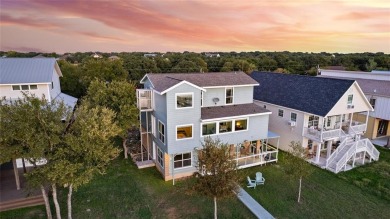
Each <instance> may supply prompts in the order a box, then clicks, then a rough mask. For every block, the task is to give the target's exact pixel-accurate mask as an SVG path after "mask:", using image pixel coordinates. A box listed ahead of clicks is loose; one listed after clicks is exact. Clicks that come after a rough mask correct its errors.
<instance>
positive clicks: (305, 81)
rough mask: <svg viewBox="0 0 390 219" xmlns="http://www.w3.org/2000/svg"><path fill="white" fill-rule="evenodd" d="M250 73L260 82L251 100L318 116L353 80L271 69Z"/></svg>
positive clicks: (328, 107) (330, 106)
mask: <svg viewBox="0 0 390 219" xmlns="http://www.w3.org/2000/svg"><path fill="white" fill-rule="evenodd" d="M251 77H252V78H253V79H255V80H256V81H258V82H259V83H260V86H258V87H255V88H254V95H253V98H254V99H255V100H259V101H263V102H267V103H271V104H275V105H279V106H284V107H287V108H291V109H296V110H299V111H302V112H307V113H311V114H314V115H318V116H326V115H327V114H328V112H329V111H330V110H331V109H332V108H333V107H334V105H335V104H336V103H337V102H338V101H339V99H340V98H341V97H342V96H343V95H344V94H345V92H347V90H348V89H349V88H350V87H351V86H352V84H353V83H354V82H355V81H354V80H343V79H335V78H324V77H311V76H302V75H291V74H282V73H271V72H252V74H251Z"/></svg>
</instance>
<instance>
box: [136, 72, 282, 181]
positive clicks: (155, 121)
mask: <svg viewBox="0 0 390 219" xmlns="http://www.w3.org/2000/svg"><path fill="white" fill-rule="evenodd" d="M141 84H143V85H144V89H138V90H137V105H138V108H139V109H140V131H141V149H142V154H141V159H140V162H137V165H138V166H139V167H142V166H144V165H146V166H149V165H154V164H155V165H156V167H157V169H158V170H159V171H160V172H161V174H162V175H163V177H164V179H165V180H169V179H172V178H178V177H184V176H189V175H192V174H193V173H194V172H195V171H196V165H197V163H196V160H197V152H198V150H199V149H200V148H201V147H202V142H203V141H204V138H205V137H206V136H210V137H212V138H218V139H220V140H221V141H222V142H224V143H228V144H229V145H230V155H231V157H232V159H234V160H235V161H236V162H237V165H238V168H246V167H251V166H255V165H262V164H265V163H268V162H276V161H277V157H278V149H277V145H278V141H277V140H275V139H277V138H278V136H277V134H275V133H272V132H269V131H268V118H269V115H270V113H271V112H270V111H269V110H267V109H264V108H263V107H260V106H257V105H256V104H254V103H253V89H254V87H255V86H258V83H257V82H256V81H255V80H253V79H252V78H251V77H249V76H248V75H247V74H245V73H243V72H225V73H183V74H180V73H177V74H146V75H145V76H144V77H143V79H142V80H141ZM269 139H274V141H275V143H274V146H275V147H272V146H270V145H268V140H269Z"/></svg>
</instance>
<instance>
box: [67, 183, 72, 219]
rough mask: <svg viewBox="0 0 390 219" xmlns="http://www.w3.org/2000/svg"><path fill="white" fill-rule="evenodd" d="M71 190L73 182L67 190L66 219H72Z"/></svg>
mask: <svg viewBox="0 0 390 219" xmlns="http://www.w3.org/2000/svg"><path fill="white" fill-rule="evenodd" d="M72 192H73V184H72V183H71V184H69V192H68V219H72Z"/></svg>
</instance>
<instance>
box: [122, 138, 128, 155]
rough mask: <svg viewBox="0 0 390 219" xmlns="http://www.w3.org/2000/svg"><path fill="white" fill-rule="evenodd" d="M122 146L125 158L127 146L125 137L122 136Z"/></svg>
mask: <svg viewBox="0 0 390 219" xmlns="http://www.w3.org/2000/svg"><path fill="white" fill-rule="evenodd" d="M122 146H123V153H124V155H125V159H127V146H126V138H123V143H122Z"/></svg>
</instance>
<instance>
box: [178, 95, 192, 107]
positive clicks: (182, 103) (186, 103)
mask: <svg viewBox="0 0 390 219" xmlns="http://www.w3.org/2000/svg"><path fill="white" fill-rule="evenodd" d="M192 96H193V94H192V93H185V94H176V109H179V108H192V105H193V102H192V101H193V98H192Z"/></svg>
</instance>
